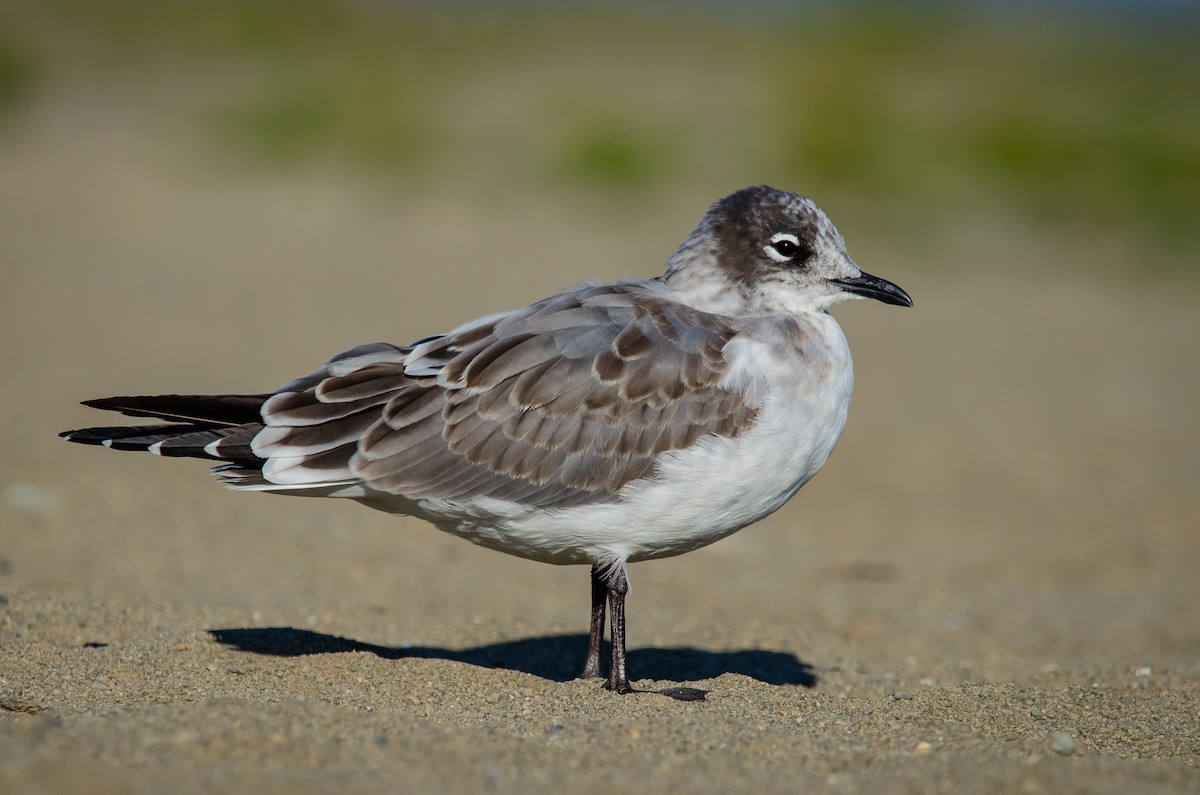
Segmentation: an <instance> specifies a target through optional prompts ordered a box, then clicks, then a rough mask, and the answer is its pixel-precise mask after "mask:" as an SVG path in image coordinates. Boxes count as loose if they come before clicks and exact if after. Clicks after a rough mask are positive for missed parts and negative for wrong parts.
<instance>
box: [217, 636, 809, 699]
mask: <svg viewBox="0 0 1200 795" xmlns="http://www.w3.org/2000/svg"><path fill="white" fill-rule="evenodd" d="M208 632H209V634H210V635H212V636H213V638H214V639H216V641H217V642H218V643H222V644H224V645H226V646H232V647H233V648H235V649H239V650H241V651H246V652H252V653H254V654H266V655H271V656H275V657H303V656H306V655H310V654H337V653H340V652H353V651H358V652H369V653H371V654H376V655H378V656H380V657H383V658H384V659H387V660H400V659H405V658H415V659H425V660H452V661H454V662H461V663H466V664H468V665H477V666H479V667H481V668H502V669H506V670H510V671H521V672H523V673H527V674H533V675H534V676H540V677H542V678H543V679H550V680H552V681H555V682H565V681H567V680H570V679H574V678H575V676H576V675H577V674H578V673H579V667H580V665H581V664H582V661H583V657H584V654H585V652H586V651H587V635H583V634H577V635H545V636H542V637H535V638H524V639H522V640H513V641H507V642H504V643H490V644H487V645H485V646H475V647H473V648H468V649H446V648H441V647H438V646H412V645H410V646H378V645H375V644H373V643H363V642H362V641H358V640H353V639H350V638H342V637H338V636H336V635H325V634H322V633H320V632H313V631H312V630H308V629H296V628H294V627H260V628H247V629H210V630H209V631H208ZM605 645H606V646H607V644H605ZM604 654H605V659H607V655H608V650H607V648H606V649H605V652H604ZM629 667H630V670H632V671H634V672H635V673H636V675H637V677H638V678H639V679H658V680H669V681H675V682H691V681H697V680H701V679H713V678H715V677H718V676H720V675H721V674H726V673H732V674H741V675H743V676H748V677H750V678H752V679H757V680H758V681H760V682H764V683H766V684H770V685H801V686H803V687H815V686H816V684H817V676H816V674H815V673H814V672H813V669H812V666H811V665H809V664H808V663H805V662H802V661H801V660H800V659H799V658H797V657H796V655H794V654H790V653H788V652H782V651H767V650H763V649H746V650H742V651H705V650H703V649H696V648H692V647H689V646H683V647H673V648H663V649H645V648H643V649H633V650H631V651H630V652H629ZM697 692H700V693H703V692H704V691H697Z"/></svg>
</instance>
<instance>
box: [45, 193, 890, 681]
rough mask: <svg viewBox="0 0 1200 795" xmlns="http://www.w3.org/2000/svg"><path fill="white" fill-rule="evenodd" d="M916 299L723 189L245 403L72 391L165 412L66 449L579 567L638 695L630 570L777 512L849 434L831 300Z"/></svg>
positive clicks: (790, 215)
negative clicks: (653, 248) (613, 258)
mask: <svg viewBox="0 0 1200 795" xmlns="http://www.w3.org/2000/svg"><path fill="white" fill-rule="evenodd" d="M852 298H872V299H875V300H878V301H882V302H883V303H886V304H894V305H898V306H912V299H910V298H909V296H908V294H907V293H905V292H904V291H903V290H902V289H900V288H899V287H897V286H896V285H895V284H892V283H891V282H889V281H886V280H884V279H881V278H878V277H876V276H872V275H870V274H867V273H864V272H863V271H862V270H861V269H860V268H859V267H858V265H856V264H855V263H854V261H853V260H852V259H851V258H850V256H849V254H847V252H846V244H845V241H844V240H843V239H842V236H841V235H840V234H839V233H838V231H837V229H836V228H835V227H834V225H833V223H832V222H830V220H829V218H828V217H827V216H826V215H825V213H824V212H822V211H821V210H820V209H819V208H818V207H817V205H816V204H815V203H813V201H812V200H811V199H808V198H805V197H803V196H799V195H797V194H794V193H788V192H785V191H781V190H777V189H775V188H771V187H768V186H756V187H750V188H745V189H743V190H739V191H737V192H736V193H733V194H731V195H729V196H727V197H725V198H724V199H721V200H719V201H717V202H715V203H714V204H713V205H712V206H711V207H710V208H709V209H708V211H707V212H706V213H705V214H704V216H703V217H702V218H701V219H700V222H699V224H698V225H697V226H696V228H695V229H694V230H693V231H692V232H691V234H689V235H688V236H687V238H686V239H685V240H684V241H683V243H682V244H681V245H680V246H679V248H678V249H677V250H676V251H675V253H674V254H673V255H672V256H671V257H670V258H669V259H668V260H667V262H666V272H665V273H664V274H663V275H661V276H659V277H657V278H653V279H640V280H628V281H619V282H616V283H615V284H590V283H585V284H581V285H579V286H576V287H573V288H571V289H568V290H565V291H563V292H560V293H558V294H557V295H553V296H551V297H549V298H546V299H544V300H542V301H538V302H537V303H534V304H531V305H530V306H527V307H525V308H523V309H516V310H512V311H508V312H499V313H497V314H493V315H488V316H486V317H482V318H479V319H477V320H472V321H470V322H469V323H466V324H464V325H461V326H459V327H458V328H456V329H454V330H452V331H450V332H447V333H445V334H437V335H434V336H430V337H425V338H424V339H421V340H418V341H416V342H413V343H411V344H409V345H392V344H388V343H381V342H380V343H371V344H367V345H360V346H358V347H356V348H353V349H351V350H349V351H346V352H344V353H340V354H337V355H336V356H334V357H332V358H330V359H329V360H328V361H326V362H325V363H324V365H323V366H322V367H321V368H320V369H318V370H317V371H316V372H314V373H311V374H310V375H306V376H303V377H300V378H297V379H295V380H293V381H289V382H288V383H286V384H284V385H283V386H282V387H280V388H279V389H278V390H276V391H275V392H272V393H266V394H253V395H159V396H129V397H112V398H102V399H99V400H88V401H85V402H84V405H87V406H91V407H94V408H99V409H107V410H111V411H117V412H120V413H122V414H125V415H128V416H132V417H149V418H154V419H156V420H159V421H165V422H159V423H157V424H152V425H137V426H132V427H102V428H86V429H81V430H75V431H66V432H64V433H62V434H61V435H62V436H63V437H65V438H66V439H68V440H70V441H72V442H80V443H83V444H96V445H104V446H105V447H109V448H112V449H116V450H144V451H149V452H151V453H155V454H157V455H160V456H185V457H193V458H206V459H214V460H216V461H218V462H221V463H220V464H219V465H217V466H215V467H214V468H213V472H214V473H215V474H216V475H217V477H218V478H219V479H220V480H221V481H223V482H224V483H225V484H226V485H227V486H229V487H231V488H233V489H238V490H243V491H265V492H272V493H277V494H287V495H295V496H310V497H311V496H315V497H340V498H345V499H350V500H355V501H357V502H360V503H363V504H364V505H367V506H369V507H371V508H375V509H378V510H381V511H385V512H387V513H391V514H397V515H404V516H414V517H418V518H420V519H423V520H426V521H428V522H430V523H432V524H433V525H434V526H436V527H437V528H439V529H440V530H443V531H446V532H448V533H451V534H453V535H456V536H460V537H462V538H465V539H467V540H468V541H472V542H474V543H476V544H479V545H481V546H484V547H488V548H490V549H494V550H498V551H500V552H506V553H508V554H510V555H516V556H519V557H522V558H528V559H531V560H536V561H542V562H546V563H554V564H584V565H590V566H591V625H590V632H589V634H588V650H587V657H586V660H585V663H584V667H583V671H582V673H581V675H580V676H581V678H604V675H603V673H602V671H601V645H602V641H603V636H604V624H605V618H606V613H607V616H608V618H609V619H610V621H611V644H610V645H611V659H610V661H609V666H608V673H607V680H606V682H605V687H607V688H608V689H609V690H612V691H615V692H617V693H629V692H632V691H633V688H632V687H631V686H630V682H629V675H628V671H627V667H626V653H625V635H626V632H625V598H626V594H627V593H628V592H629V578H628V573H627V569H626V566H627V564H628V563H631V562H636V561H643V560H653V559H656V558H665V557H670V556H673V555H680V554H683V553H684V552H689V551H691V550H694V549H698V548H700V547H703V546H706V545H708V544H711V543H713V542H714V541H717V540H719V539H721V538H724V537H725V536H728V535H729V534H731V533H734V532H736V531H737V530H740V529H742V528H743V527H746V526H747V525H750V524H753V523H754V522H757V521H758V520H759V519H762V518H763V517H765V516H767V515H768V514H770V513H772V512H774V511H776V510H778V509H779V508H780V507H781V506H782V505H783V504H784V503H785V502H787V501H788V500H789V499H790V498H791V497H792V496H793V495H794V494H795V493H796V492H797V491H798V490H799V489H800V487H801V486H803V485H804V484H805V483H806V482H808V480H809V479H810V478H812V477H813V475H815V474H816V473H817V470H819V469H820V468H821V466H822V465H823V464H824V463H825V461H826V459H828V457H829V454H830V453H831V452H832V451H833V447H834V445H835V443H836V442H837V440H838V437H839V436H840V435H841V433H842V429H843V427H844V426H845V424H846V415H847V412H848V410H849V407H850V395H851V392H852V391H853V384H854V375H853V365H852V363H851V359H850V349H849V346H848V345H847V343H846V338H845V336H844V335H843V333H842V330H841V328H840V327H839V326H838V324H837V322H836V321H835V320H834V319H833V317H832V316H831V315H830V314H829V312H828V310H829V308H830V307H831V306H833V305H834V304H836V303H838V302H840V301H844V300H847V299H852Z"/></svg>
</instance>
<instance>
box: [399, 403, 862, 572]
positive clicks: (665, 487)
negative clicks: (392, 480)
mask: <svg viewBox="0 0 1200 795" xmlns="http://www.w3.org/2000/svg"><path fill="white" fill-rule="evenodd" d="M829 397H830V398H831V397H832V396H831V395H830V396H829ZM848 406H849V400H848V395H847V397H846V398H843V399H838V400H833V399H818V400H813V399H809V400H802V399H799V398H796V397H793V396H791V395H788V394H785V393H783V392H774V393H772V394H769V395H767V396H766V398H765V399H764V401H763V404H762V407H761V409H760V411H759V416H758V420H757V421H756V423H755V425H754V426H753V427H752V428H751V429H750V430H749V431H747V432H746V433H744V434H742V435H741V436H739V437H737V438H733V439H731V438H720V437H708V438H707V439H703V440H701V441H700V442H698V443H697V444H696V445H694V446H693V447H691V448H689V449H687V450H678V451H673V452H670V453H667V454H664V455H663V456H662V458H661V459H660V461H659V463H658V465H657V467H656V469H655V475H654V476H653V477H651V478H643V479H642V480H638V481H634V482H632V483H630V484H628V485H627V486H626V487H625V489H624V490H622V492H621V495H620V496H621V500H620V501H619V502H615V503H607V504H600V505H585V506H579V507H574V508H565V509H558V510H550V511H545V510H531V509H529V508H528V507H526V506H519V505H514V504H512V503H506V502H503V501H499V500H478V501H473V502H472V503H471V504H470V505H450V504H447V503H445V502H443V501H440V500H428V501H421V502H420V503H418V504H416V505H413V506H412V509H410V510H405V511H404V512H405V513H411V514H414V515H417V516H421V517H422V518H425V519H428V520H429V521H431V522H433V523H434V524H436V525H437V526H438V527H440V528H441V529H443V530H446V531H447V532H450V533H453V534H455V535H458V536H462V537H463V538H466V539H468V540H470V541H472V542H474V543H476V544H480V545H482V546H486V547H490V548H492V549H497V550H500V551H502V552H507V553H509V554H512V555H517V556H519V557H524V558H531V559H533V560H540V561H544V562H547V563H597V562H600V563H607V562H610V561H614V560H629V561H638V560H650V559H653V558H662V557H670V556H672V555H679V554H682V553H684V552H688V551H690V550H693V549H697V548H699V547H702V546H705V545H706V544H711V543H712V542H714V541H717V540H719V539H721V538H724V537H725V536H727V535H729V534H730V533H733V532H735V531H737V530H740V529H741V528H743V527H745V526H747V525H749V524H752V523H753V522H756V521H758V520H759V519H762V518H763V517H764V516H767V515H768V514H770V513H772V512H774V511H776V510H778V509H779V508H780V507H781V506H782V505H783V504H784V503H785V502H787V500H788V499H789V498H790V497H791V496H792V495H794V494H795V493H796V491H797V490H798V489H799V488H800V487H801V486H803V485H804V484H805V483H806V482H807V481H808V480H809V478H811V477H812V476H813V475H815V474H816V473H817V470H819V469H820V468H821V465H822V464H824V463H825V460H826V459H827V458H828V457H829V454H830V453H831V452H832V451H833V447H834V444H835V443H836V442H837V439H838V436H840V435H841V432H842V428H843V427H844V426H845V422H846V412H847V408H848Z"/></svg>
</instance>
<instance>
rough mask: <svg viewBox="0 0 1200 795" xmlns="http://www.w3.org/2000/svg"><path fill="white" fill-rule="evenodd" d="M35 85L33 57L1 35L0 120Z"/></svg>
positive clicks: (12, 109) (19, 102) (24, 97)
mask: <svg viewBox="0 0 1200 795" xmlns="http://www.w3.org/2000/svg"><path fill="white" fill-rule="evenodd" d="M33 86H34V66H33V60H32V58H31V57H30V56H29V55H27V54H26V53H25V52H23V51H22V50H21V49H20V48H19V47H16V46H14V45H13V43H12V42H11V41H9V40H8V39H7V38H6V37H4V36H0V121H3V119H4V118H5V117H6V116H7V115H8V114H10V113H12V112H13V111H14V110H16V108H18V107H19V106H20V105H21V103H22V101H23V100H25V99H27V98H28V97H29V95H30V94H31V93H32V89H33Z"/></svg>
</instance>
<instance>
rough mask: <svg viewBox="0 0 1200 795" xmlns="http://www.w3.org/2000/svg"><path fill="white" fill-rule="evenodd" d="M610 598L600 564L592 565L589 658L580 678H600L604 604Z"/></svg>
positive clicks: (584, 664)
mask: <svg viewBox="0 0 1200 795" xmlns="http://www.w3.org/2000/svg"><path fill="white" fill-rule="evenodd" d="M606 599H608V586H607V585H606V584H605V583H604V577H603V576H602V575H601V573H600V566H599V565H593V566H592V628H591V630H590V631H589V632H588V651H587V660H586V661H585V662H584V663H583V673H581V674H580V675H579V678H580V679H599V678H600V676H601V674H600V645H601V644H602V643H603V642H604V605H605V600H606Z"/></svg>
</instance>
